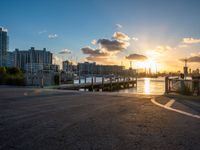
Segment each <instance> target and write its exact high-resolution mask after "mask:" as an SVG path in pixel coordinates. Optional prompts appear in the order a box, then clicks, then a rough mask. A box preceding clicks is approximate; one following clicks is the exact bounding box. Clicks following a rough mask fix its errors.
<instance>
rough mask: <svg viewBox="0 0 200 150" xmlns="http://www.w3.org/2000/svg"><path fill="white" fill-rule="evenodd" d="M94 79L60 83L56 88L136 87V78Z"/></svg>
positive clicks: (101, 88) (93, 89)
mask: <svg viewBox="0 0 200 150" xmlns="http://www.w3.org/2000/svg"><path fill="white" fill-rule="evenodd" d="M95 81H96V79H95V78H94V79H93V78H92V80H91V82H90V83H86V80H85V83H80V82H79V83H78V84H64V85H60V86H59V88H58V89H63V90H80V89H83V90H85V91H117V90H120V89H128V88H132V87H137V78H114V79H113V78H109V80H105V79H104V78H102V82H95Z"/></svg>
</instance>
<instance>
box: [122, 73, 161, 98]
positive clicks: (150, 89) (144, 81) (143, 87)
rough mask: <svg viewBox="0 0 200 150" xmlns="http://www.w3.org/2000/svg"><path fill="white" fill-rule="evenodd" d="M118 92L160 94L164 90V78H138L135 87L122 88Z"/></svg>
mask: <svg viewBox="0 0 200 150" xmlns="http://www.w3.org/2000/svg"><path fill="white" fill-rule="evenodd" d="M119 92H120V93H132V94H145V95H150V94H151V95H162V94H163V93H164V92H165V78H162V77H159V78H139V79H138V81H137V88H130V89H123V90H120V91H119Z"/></svg>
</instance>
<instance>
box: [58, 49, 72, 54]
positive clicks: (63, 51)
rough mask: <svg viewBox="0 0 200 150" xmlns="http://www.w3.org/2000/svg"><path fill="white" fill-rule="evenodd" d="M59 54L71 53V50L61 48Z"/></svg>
mask: <svg viewBox="0 0 200 150" xmlns="http://www.w3.org/2000/svg"><path fill="white" fill-rule="evenodd" d="M59 54H71V51H70V50H68V49H63V50H61V51H60V52H59Z"/></svg>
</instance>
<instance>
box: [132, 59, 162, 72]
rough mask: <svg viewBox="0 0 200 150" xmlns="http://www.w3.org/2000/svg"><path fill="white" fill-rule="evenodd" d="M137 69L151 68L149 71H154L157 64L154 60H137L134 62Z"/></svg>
mask: <svg viewBox="0 0 200 150" xmlns="http://www.w3.org/2000/svg"><path fill="white" fill-rule="evenodd" d="M135 66H136V68H137V69H151V72H153V73H156V72H157V67H158V64H157V63H156V62H155V61H154V60H147V61H137V62H135Z"/></svg>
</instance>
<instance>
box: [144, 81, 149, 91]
mask: <svg viewBox="0 0 200 150" xmlns="http://www.w3.org/2000/svg"><path fill="white" fill-rule="evenodd" d="M144 94H150V78H144Z"/></svg>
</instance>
